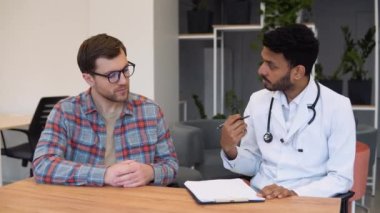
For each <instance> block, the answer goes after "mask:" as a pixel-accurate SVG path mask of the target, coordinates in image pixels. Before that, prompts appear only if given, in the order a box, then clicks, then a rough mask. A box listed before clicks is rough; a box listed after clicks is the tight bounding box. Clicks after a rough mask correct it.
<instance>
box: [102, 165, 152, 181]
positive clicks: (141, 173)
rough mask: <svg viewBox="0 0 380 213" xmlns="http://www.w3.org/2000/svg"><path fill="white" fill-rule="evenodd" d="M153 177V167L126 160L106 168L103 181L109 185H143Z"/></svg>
mask: <svg viewBox="0 0 380 213" xmlns="http://www.w3.org/2000/svg"><path fill="white" fill-rule="evenodd" d="M153 179H154V171H153V167H152V166H150V165H148V164H143V163H139V162H136V161H134V160H126V161H123V162H119V163H116V164H114V165H112V166H110V167H108V168H107V170H106V173H105V176H104V182H105V184H108V185H111V186H123V187H137V186H144V185H146V184H148V183H149V182H151V181H152V180H153Z"/></svg>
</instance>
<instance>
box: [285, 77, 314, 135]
mask: <svg viewBox="0 0 380 213" xmlns="http://www.w3.org/2000/svg"><path fill="white" fill-rule="evenodd" d="M305 89H306V91H305V94H304V96H303V97H302V99H301V101H300V103H299V106H298V108H297V112H296V115H295V117H294V120H293V122H292V124H291V126H290V129H289V132H288V134H287V135H286V140H285V141H289V139H290V138H291V137H292V136H293V135H294V134H295V133H296V132H297V131H299V130H302V129H303V128H304V127H305V126H306V125H308V124H307V123H308V122H309V120H310V118H311V116H312V114H311V110H310V109H309V108H308V106H309V105H312V104H313V103H314V101H315V98H316V96H317V86H316V85H315V82H314V81H313V80H310V82H309V84H308V86H307V87H306V88H305ZM309 111H310V112H309Z"/></svg>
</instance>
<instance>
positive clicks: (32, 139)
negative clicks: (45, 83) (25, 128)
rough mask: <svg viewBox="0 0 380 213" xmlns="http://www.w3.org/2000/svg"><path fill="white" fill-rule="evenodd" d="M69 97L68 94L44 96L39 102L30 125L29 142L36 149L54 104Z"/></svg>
mask: <svg viewBox="0 0 380 213" xmlns="http://www.w3.org/2000/svg"><path fill="white" fill-rule="evenodd" d="M64 98H67V96H55V97H43V98H41V99H40V102H39V103H38V106H37V109H36V111H35V112H34V115H33V118H32V122H31V123H30V125H29V138H28V139H29V143H30V145H31V148H32V150H33V151H34V149H35V147H36V145H37V142H38V140H39V139H40V136H41V132H42V130H44V128H45V124H46V120H47V117H48V116H49V114H50V111H51V110H52V109H53V107H54V105H55V104H56V103H58V101H59V100H61V99H64Z"/></svg>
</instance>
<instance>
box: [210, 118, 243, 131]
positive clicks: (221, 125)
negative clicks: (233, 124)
mask: <svg viewBox="0 0 380 213" xmlns="http://www.w3.org/2000/svg"><path fill="white" fill-rule="evenodd" d="M248 117H249V115H246V116H244V117H240V118H239V120H244V119H246V118H248ZM223 125H224V123H222V124H220V125H219V126H218V127H216V129H221V128H222V127H223Z"/></svg>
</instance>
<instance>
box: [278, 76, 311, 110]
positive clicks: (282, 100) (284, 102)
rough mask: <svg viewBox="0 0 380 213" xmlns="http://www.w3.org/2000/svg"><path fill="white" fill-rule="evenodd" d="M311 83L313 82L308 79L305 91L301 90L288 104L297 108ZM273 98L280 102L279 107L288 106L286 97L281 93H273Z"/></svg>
mask: <svg viewBox="0 0 380 213" xmlns="http://www.w3.org/2000/svg"><path fill="white" fill-rule="evenodd" d="M312 82H314V81H312V80H310V79H309V83H308V84H307V86H306V87H305V89H303V90H302V92H301V93H300V94H298V95H297V96H296V97H295V98H294V99H293V100H292V101H291V102H290V103H289V104H291V103H294V104H296V105H297V106H298V105H299V104H300V103H301V101H302V99H303V97H304V96H305V93H307V91H309V90H310V88H311V84H312ZM273 97H274V98H275V99H277V100H280V103H281V105H284V106H288V99H287V98H286V95H285V93H284V92H283V91H275V92H274V95H273Z"/></svg>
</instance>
